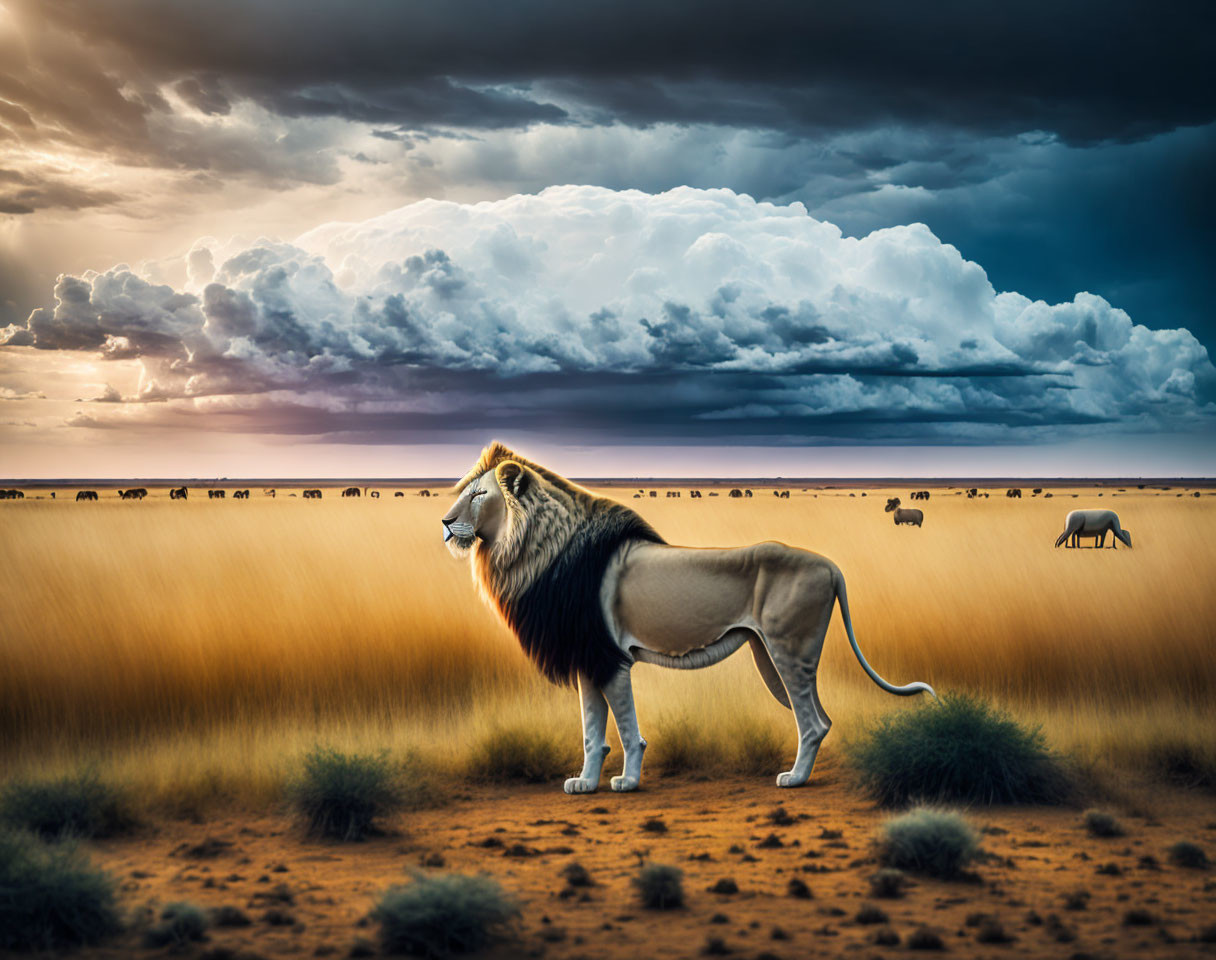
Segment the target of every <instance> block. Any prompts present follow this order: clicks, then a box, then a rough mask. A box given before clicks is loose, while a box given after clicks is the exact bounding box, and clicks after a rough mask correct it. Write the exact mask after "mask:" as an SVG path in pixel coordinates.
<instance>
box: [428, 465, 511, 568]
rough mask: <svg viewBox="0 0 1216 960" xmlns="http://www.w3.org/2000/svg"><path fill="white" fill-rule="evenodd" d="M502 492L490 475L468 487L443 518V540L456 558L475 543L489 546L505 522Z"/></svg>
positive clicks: (492, 475)
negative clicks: (481, 541) (478, 542)
mask: <svg viewBox="0 0 1216 960" xmlns="http://www.w3.org/2000/svg"><path fill="white" fill-rule="evenodd" d="M506 512H507V510H506V503H505V501H504V500H503V495H502V488H501V487H500V486H499V485H498V482H497V481H496V480H495V479H494V471H493V470H490V471H487V472H486V473H483V474H482V475H481V476H480V477H478V478H477V479H476V480H474V481H473V482H472V483H470V484H469V485H468V486H467V487H465V488H464V490H462V491H461V493H460V496H459V497H457V498H456V502H455V503H454V504H453V505H452V509H451V510H449V511H448V512H447V514H446V515H445V516H444V518H443V521H442V522H443V540H444V543H446V544H447V545H448V549H449V550H451V551H452V552H453V553H454V554H456V555H458V556H459V555H461V554H463V553H466V552H467V551H468V550H469V549H471V548H472V546H473V543H474V541H475V540H478V539H481V540H485V541H487V542H488V543H493V542H494V539H495V537H497V535H498V532H499V530H500V529H501V528H502V524H503V521H504V520H505V518H506Z"/></svg>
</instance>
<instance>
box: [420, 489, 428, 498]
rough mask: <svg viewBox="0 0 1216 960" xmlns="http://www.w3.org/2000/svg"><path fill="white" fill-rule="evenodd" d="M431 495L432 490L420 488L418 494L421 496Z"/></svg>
mask: <svg viewBox="0 0 1216 960" xmlns="http://www.w3.org/2000/svg"><path fill="white" fill-rule="evenodd" d="M430 495H431V491H430V490H419V491H418V496H420V497H429V496H430Z"/></svg>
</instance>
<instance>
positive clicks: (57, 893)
mask: <svg viewBox="0 0 1216 960" xmlns="http://www.w3.org/2000/svg"><path fill="white" fill-rule="evenodd" d="M114 891H115V883H114V880H113V878H112V877H111V876H110V875H109V874H108V873H106V872H105V871H103V870H99V869H97V868H95V867H93V866H92V865H91V864H90V863H89V862H88V860H87V859H85V858H84V857H83V856H81V855H80V854H79V853H78V851H77V850H76V849H75V847H74V846H73V845H72V844H61V845H58V846H55V847H48V846H46V845H45V844H43V843H40V842H39V841H38V840H37V839H36V838H35V837H34V836H32V835H30V834H21V833H0V950H60V949H65V948H70V947H77V946H83V945H87V944H95V943H99V942H101V941H102V940H104V939H105V938H106V937H108V936H111V935H112V934H115V933H117V932H118V931H119V930H120V929H121V924H120V922H119V916H118V910H117V907H116V906H115V893H114Z"/></svg>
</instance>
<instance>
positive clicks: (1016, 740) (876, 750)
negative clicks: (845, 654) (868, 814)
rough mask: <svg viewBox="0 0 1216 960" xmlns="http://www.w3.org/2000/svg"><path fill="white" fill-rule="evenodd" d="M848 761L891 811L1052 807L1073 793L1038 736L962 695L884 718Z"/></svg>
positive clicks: (854, 748) (865, 735)
mask: <svg viewBox="0 0 1216 960" xmlns="http://www.w3.org/2000/svg"><path fill="white" fill-rule="evenodd" d="M849 754H850V759H851V762H852V764H853V767H854V769H855V770H856V771H857V774H858V777H859V779H860V780H861V783H862V785H863V786H864V787H865V788H866V789H868V790H869V791H870V793H871V794H872V795H873V796H874V798H875V800H877V801H878V802H879V803H882V804H885V805H887V806H904V805H906V804H908V803H913V802H933V803H968V804H971V803H1009V804H1035V803H1052V804H1054V803H1061V802H1063V801H1064V800H1065V799H1066V798H1067V797H1068V796H1069V793H1070V785H1069V782H1068V778H1067V776H1066V775H1065V773H1064V771H1063V769H1062V768H1061V766H1060V764H1059V762H1058V761H1057V760H1056V758H1055V757H1054V756H1053V755H1052V754H1051V753H1050V752H1049V751H1048V750H1047V747H1046V746H1045V740H1044V737H1043V734H1042V732H1041V731H1039V730H1038V729H1037V728H1035V729H1028V728H1026V727H1024V726H1022V725H1020V724H1019V723H1017V722H1016V721H1015V720H1013V719H1012V718H1011V717H1009V716H1007V715H1006V714H1003V713H1001V712H999V711H998V710H996V709H995V708H993V707H992V706H991V705H989V704H988V703H985V702H984V701H983V700H980V699H978V698H975V697H969V696H965V695H963V694H946V695H945V696H943V697H942V699H941V700H940V701H939V702H936V703H927V704H924V705H923V706H921V707H919V708H917V709H914V710H907V711H903V712H900V713H897V714H890V715H888V716H886V717H883V718H882V719H880V720H879V721H878V722H877V724H875V725H874V726H872V727H870V728H869V729H867V730H866V731H865V732H864V733H863V734H862V736H861V737H859V738H858V739H857V740H855V741H854V742H853V743H851V744H850V749H849Z"/></svg>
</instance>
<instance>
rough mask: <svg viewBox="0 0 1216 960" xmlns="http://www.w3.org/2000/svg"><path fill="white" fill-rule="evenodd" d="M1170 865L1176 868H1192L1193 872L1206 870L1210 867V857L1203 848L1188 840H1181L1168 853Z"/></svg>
mask: <svg viewBox="0 0 1216 960" xmlns="http://www.w3.org/2000/svg"><path fill="white" fill-rule="evenodd" d="M1166 852H1167V853H1168V854H1169V857H1170V863H1172V864H1173V865H1174V866H1176V867H1190V868H1191V869H1192V870H1205V869H1207V866H1208V855H1207V854H1206V853H1204V852H1203V848H1202V847H1200V846H1198V845H1196V844H1194V843H1191V842H1190V841H1188V840H1179V841H1178V842H1177V843H1175V844H1174V845H1173V846H1172V847H1170V848H1169V850H1168V851H1166Z"/></svg>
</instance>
